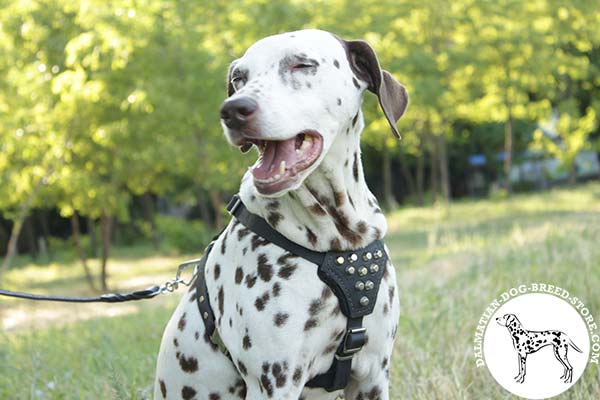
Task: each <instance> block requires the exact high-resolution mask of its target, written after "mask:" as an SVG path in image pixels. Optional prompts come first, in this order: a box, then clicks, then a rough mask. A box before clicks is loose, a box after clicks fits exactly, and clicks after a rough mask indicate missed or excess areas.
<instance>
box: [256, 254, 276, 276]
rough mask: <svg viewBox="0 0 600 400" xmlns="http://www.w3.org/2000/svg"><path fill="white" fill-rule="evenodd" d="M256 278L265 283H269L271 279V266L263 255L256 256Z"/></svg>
mask: <svg viewBox="0 0 600 400" xmlns="http://www.w3.org/2000/svg"><path fill="white" fill-rule="evenodd" d="M257 271H258V276H259V277H260V279H262V280H263V281H265V282H269V281H270V280H271V278H272V277H273V266H272V265H271V264H270V263H269V262H268V260H267V256H266V255H265V254H260V255H259V256H258V267H257Z"/></svg>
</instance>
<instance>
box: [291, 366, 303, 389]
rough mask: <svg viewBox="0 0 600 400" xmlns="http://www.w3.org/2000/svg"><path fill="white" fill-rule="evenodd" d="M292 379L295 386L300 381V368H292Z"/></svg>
mask: <svg viewBox="0 0 600 400" xmlns="http://www.w3.org/2000/svg"><path fill="white" fill-rule="evenodd" d="M292 379H293V381H294V383H295V384H296V386H297V385H298V384H299V383H300V379H302V368H300V367H296V369H295V370H294V375H292Z"/></svg>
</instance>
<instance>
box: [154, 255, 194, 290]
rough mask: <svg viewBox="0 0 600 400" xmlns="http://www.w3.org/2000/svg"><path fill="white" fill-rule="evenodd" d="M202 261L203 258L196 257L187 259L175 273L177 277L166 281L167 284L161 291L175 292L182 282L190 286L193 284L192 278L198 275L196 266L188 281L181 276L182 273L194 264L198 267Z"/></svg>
mask: <svg viewBox="0 0 600 400" xmlns="http://www.w3.org/2000/svg"><path fill="white" fill-rule="evenodd" d="M201 261H202V259H201V258H195V259H193V260H189V261H185V262H183V263H181V264H179V266H178V267H177V273H176V274H175V278H173V279H171V280H170V281H167V282H165V284H164V285H163V287H162V288H161V293H162V292H174V291H175V290H177V289H178V288H179V285H180V284H181V285H184V286H190V285H191V284H192V280H193V279H194V277H195V276H196V268H194V273H193V274H192V277H191V278H190V279H189V280H188V281H186V280H185V279H183V278H182V277H181V275H182V274H183V272H184V271H185V270H186V269H187V268H188V267H190V266H192V265H193V266H194V267H197V266H198V264H200V262H201Z"/></svg>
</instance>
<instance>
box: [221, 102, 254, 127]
mask: <svg viewBox="0 0 600 400" xmlns="http://www.w3.org/2000/svg"><path fill="white" fill-rule="evenodd" d="M256 110H258V103H257V102H256V101H255V100H254V99H253V98H251V97H247V96H244V97H238V98H236V99H231V100H226V101H225V103H223V105H222V106H221V119H222V120H223V122H224V123H225V125H227V127H228V128H232V129H241V128H243V127H245V126H246V124H247V123H248V121H250V119H252V117H253V115H254V113H255V112H256Z"/></svg>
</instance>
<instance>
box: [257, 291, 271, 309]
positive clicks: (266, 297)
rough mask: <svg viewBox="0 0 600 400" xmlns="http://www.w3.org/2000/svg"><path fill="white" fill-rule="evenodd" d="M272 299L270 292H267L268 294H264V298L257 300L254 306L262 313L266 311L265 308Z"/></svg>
mask: <svg viewBox="0 0 600 400" xmlns="http://www.w3.org/2000/svg"><path fill="white" fill-rule="evenodd" d="M270 298H271V296H270V295H269V291H268V290H267V291H266V292H264V293H263V295H262V296H260V297H257V298H256V301H255V302H254V306H255V307H256V309H257V310H258V311H262V310H264V309H265V306H266V305H267V303H268V302H269V299H270Z"/></svg>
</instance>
